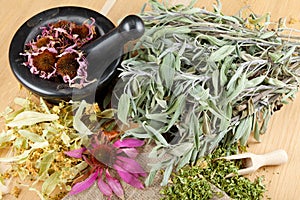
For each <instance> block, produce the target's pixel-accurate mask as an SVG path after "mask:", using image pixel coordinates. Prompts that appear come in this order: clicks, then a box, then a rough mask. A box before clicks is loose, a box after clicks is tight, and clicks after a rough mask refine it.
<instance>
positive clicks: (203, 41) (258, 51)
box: [115, 0, 300, 185]
mask: <svg viewBox="0 0 300 200" xmlns="http://www.w3.org/2000/svg"><path fill="white" fill-rule="evenodd" d="M150 6H152V11H147V12H143V13H141V14H140V16H141V17H142V18H143V20H144V22H145V26H146V31H145V34H144V36H143V37H142V38H141V39H140V41H139V42H138V44H137V46H136V48H135V51H134V53H133V54H131V55H130V57H129V58H128V59H127V60H124V61H123V63H122V68H121V71H122V72H121V75H120V77H121V79H122V80H123V82H122V83H119V85H117V88H116V90H115V93H116V96H118V95H117V94H121V95H119V96H118V97H117V98H118V99H119V100H120V101H119V103H118V105H119V107H118V108H119V109H118V116H119V117H120V120H121V121H122V122H123V123H124V124H127V123H129V122H133V123H137V124H138V125H139V127H138V128H135V129H130V130H128V131H126V133H125V135H124V137H126V136H133V137H136V138H145V139H149V140H151V141H153V142H155V145H156V148H154V149H153V150H152V152H150V155H151V156H152V157H153V158H157V159H160V158H163V157H164V156H166V158H167V159H165V160H164V162H161V163H157V164H155V165H153V167H152V170H151V172H150V174H149V177H148V179H147V181H146V184H147V185H149V184H151V182H152V180H153V177H154V176H155V174H156V173H157V172H158V171H159V169H165V170H166V173H165V174H164V179H163V182H162V185H165V184H166V183H167V181H166V180H168V177H169V174H170V171H171V168H176V169H180V168H181V167H183V166H185V165H186V164H188V163H195V162H196V160H197V158H200V157H203V156H205V155H208V154H209V153H211V152H212V151H213V150H214V149H215V148H216V147H218V146H220V145H223V146H227V145H231V144H235V143H237V142H239V143H241V145H246V144H247V139H248V137H249V135H250V134H251V132H253V131H255V138H256V139H257V140H258V141H259V140H260V138H259V136H260V135H261V134H263V133H265V131H266V128H267V124H268V121H269V119H270V117H271V115H272V114H273V113H274V112H275V111H276V110H279V109H280V108H281V106H282V105H283V104H286V103H288V101H289V100H290V99H293V98H294V96H295V93H296V92H297V90H298V86H299V75H300V74H299V66H300V65H299V64H300V57H299V50H300V43H297V41H294V40H292V38H293V37H291V39H290V38H287V37H285V36H284V35H283V34H284V31H285V30H286V28H285V26H283V25H282V24H278V28H277V29H275V30H269V29H268V26H269V24H271V23H270V21H269V16H268V15H265V16H263V17H256V16H255V15H254V14H252V15H251V16H250V17H248V18H246V19H244V18H241V17H239V16H226V15H224V14H223V13H222V12H221V10H220V7H221V6H220V3H219V4H218V5H217V6H215V10H214V11H213V12H211V11H207V10H205V9H200V8H196V7H193V6H192V4H191V5H190V6H187V7H185V6H181V5H177V6H173V7H168V6H167V5H164V4H161V3H158V2H157V1H154V0H152V1H150ZM118 90H120V91H118ZM184 147H186V148H184ZM177 148H179V149H181V151H175V150H174V149H177ZM170 157H172V158H170Z"/></svg>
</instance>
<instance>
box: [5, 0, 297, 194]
mask: <svg viewBox="0 0 300 200" xmlns="http://www.w3.org/2000/svg"><path fill="white" fill-rule="evenodd" d="M1 2H2V5H1V7H0V16H1V18H0V19H1V21H0V66H1V72H0V81H1V84H0V111H3V110H4V108H5V107H6V106H8V105H10V104H12V103H11V102H12V101H13V99H14V98H15V97H16V96H17V95H19V93H20V91H19V88H18V83H17V81H16V79H15V78H14V77H13V74H12V72H11V71H10V68H9V62H8V49H9V44H10V41H11V39H12V37H13V35H14V33H15V31H16V30H17V29H18V28H19V27H20V26H21V25H22V24H23V23H24V22H25V21H26V20H27V19H28V18H30V17H31V16H33V15H35V14H37V13H38V12H40V11H43V10H45V9H48V8H52V7H57V6H63V5H64V6H65V5H76V6H82V7H87V8H91V9H93V10H96V11H101V9H102V7H103V6H104V4H105V2H106V1H105V0H86V1H83V0H43V1H41V0H10V1H5V2H4V1H3V0H2V1H1ZM108 2H110V3H112V2H113V1H112V0H108ZM145 2H146V0H134V1H132V0H122V1H121V0H119V1H116V3H115V4H114V5H113V6H112V7H111V9H104V10H102V11H103V13H104V14H107V16H108V17H109V18H110V19H111V20H112V21H113V22H114V23H115V24H117V22H118V20H119V19H121V18H123V17H124V16H125V15H127V14H132V13H138V12H139V11H140V10H141V8H142V6H143V4H144V3H145ZM169 2H171V3H176V2H181V3H188V2H189V1H188V0H181V1H180V0H177V1H176V0H173V1H172V0H169ZM213 3H215V1H213V0H200V1H198V2H197V6H199V7H203V6H206V7H207V9H211V8H212V6H211V5H212V4H213ZM106 8H109V6H108V7H106ZM241 8H243V9H245V10H247V11H249V10H251V11H253V12H254V13H256V14H258V15H260V14H264V13H266V12H269V13H271V16H272V18H271V19H272V20H273V21H274V20H277V19H278V18H280V17H286V18H287V21H290V22H292V24H291V25H290V26H291V27H296V28H299V27H300V23H299V22H298V21H299V20H300V12H299V8H300V2H299V0H286V1H281V0H226V1H225V0H224V1H223V12H224V13H225V14H230V15H232V14H237V13H238V11H239V10H240V9H241ZM108 10H110V11H109V12H108ZM298 96H299V95H298ZM298 112H299V113H298ZM2 128H3V127H1V129H2ZM298 130H300V97H299V98H296V99H295V101H294V102H292V103H290V104H289V105H287V106H284V107H283V108H282V109H281V110H280V111H278V112H277V113H275V115H274V116H273V117H272V119H271V121H270V124H269V127H268V131H267V133H266V134H265V135H264V136H263V137H262V139H263V141H262V142H261V143H259V144H258V143H255V142H254V141H252V140H251V141H250V143H249V146H250V148H249V151H252V152H254V153H265V152H268V151H272V150H276V149H279V148H281V149H284V150H286V151H287V153H288V155H289V161H288V163H287V164H285V165H283V166H277V167H267V168H264V169H261V170H260V171H259V172H258V173H257V174H259V175H265V177H266V182H267V189H268V192H267V196H266V199H267V198H268V197H270V198H272V199H274V200H277V199H278V200H282V199H288V200H293V199H295V200H296V199H299V196H300V170H299V168H300V150H299V149H300V137H299V136H300V134H299V132H298ZM19 199H22V200H27V199H32V200H34V199H38V198H37V197H35V196H34V194H33V193H32V192H22V193H21V195H20V197H19Z"/></svg>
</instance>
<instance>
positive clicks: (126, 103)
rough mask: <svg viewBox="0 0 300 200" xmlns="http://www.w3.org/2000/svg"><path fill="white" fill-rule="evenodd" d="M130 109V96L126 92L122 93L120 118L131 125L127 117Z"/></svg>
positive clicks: (119, 104)
mask: <svg viewBox="0 0 300 200" xmlns="http://www.w3.org/2000/svg"><path fill="white" fill-rule="evenodd" d="M129 109H130V98H129V95H127V94H126V93H124V94H122V95H121V97H120V100H119V103H118V113H117V115H118V119H119V120H121V122H123V123H124V124H126V125H127V126H129V124H128V121H127V117H128V114H129Z"/></svg>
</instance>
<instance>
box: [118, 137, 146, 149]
mask: <svg viewBox="0 0 300 200" xmlns="http://www.w3.org/2000/svg"><path fill="white" fill-rule="evenodd" d="M143 145H144V141H143V140H138V139H134V138H126V139H123V140H117V141H116V142H115V143H114V146H115V147H140V146H143Z"/></svg>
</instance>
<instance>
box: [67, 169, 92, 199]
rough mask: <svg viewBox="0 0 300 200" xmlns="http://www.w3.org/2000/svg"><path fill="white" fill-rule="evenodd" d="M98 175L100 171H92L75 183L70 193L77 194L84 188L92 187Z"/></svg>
mask: <svg viewBox="0 0 300 200" xmlns="http://www.w3.org/2000/svg"><path fill="white" fill-rule="evenodd" d="M97 177H98V172H94V173H92V174H91V175H90V176H89V177H88V178H87V179H85V180H84V181H82V182H79V183H77V184H75V185H74V186H73V188H72V190H71V191H70V193H69V194H70V195H75V194H78V193H80V192H82V191H84V190H87V189H88V188H90V187H91V186H92V185H93V184H94V183H95V181H96V179H97Z"/></svg>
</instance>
